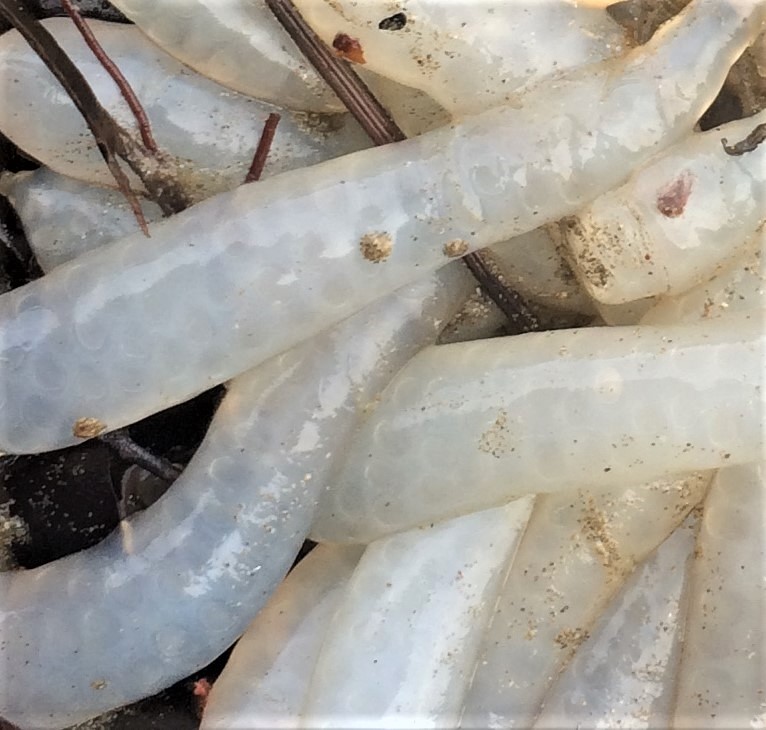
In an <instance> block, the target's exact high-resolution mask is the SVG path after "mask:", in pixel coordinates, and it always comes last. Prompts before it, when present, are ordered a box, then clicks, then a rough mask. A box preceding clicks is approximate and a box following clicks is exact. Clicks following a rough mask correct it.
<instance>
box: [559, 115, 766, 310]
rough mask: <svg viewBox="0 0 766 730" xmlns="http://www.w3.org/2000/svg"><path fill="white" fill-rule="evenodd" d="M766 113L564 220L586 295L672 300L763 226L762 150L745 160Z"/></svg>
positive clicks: (666, 159)
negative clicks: (745, 143)
mask: <svg viewBox="0 0 766 730" xmlns="http://www.w3.org/2000/svg"><path fill="white" fill-rule="evenodd" d="M763 123H766V112H761V113H760V114H756V115H755V116H754V117H750V118H748V119H742V120H739V121H737V122H731V123H729V124H726V125H724V126H723V127H720V128H718V129H715V130H711V131H710V132H706V133H704V134H698V135H693V136H691V137H689V138H688V139H687V140H685V141H683V142H681V143H680V144H678V145H676V146H675V147H673V148H672V149H670V150H668V152H667V153H666V154H664V155H662V156H661V157H659V158H658V159H656V160H654V161H652V162H651V163H650V164H648V165H647V166H645V167H643V168H642V169H641V170H639V171H638V172H637V173H635V174H634V175H633V176H632V177H631V179H630V181H629V182H628V183H627V184H626V185H624V186H623V187H621V188H619V189H618V190H614V191H612V192H610V193H607V194H606V195H604V196H602V197H600V198H598V199H597V200H596V201H595V202H594V203H593V204H592V205H591V206H590V207H588V208H587V209H586V210H584V211H582V212H580V213H578V214H577V216H575V217H573V218H571V219H567V220H566V221H564V222H562V223H561V224H560V225H561V229H562V230H563V232H564V234H565V235H564V238H565V240H566V242H567V244H568V245H569V248H570V250H571V252H572V254H573V256H574V263H575V265H576V268H577V270H578V271H579V273H580V275H581V277H582V280H583V283H584V284H585V285H586V286H587V288H588V291H589V292H590V294H591V295H592V296H593V297H595V298H596V299H598V300H599V301H603V302H606V303H612V304H614V303H619V302H627V301H631V300H633V299H641V298H644V297H648V296H652V295H657V294H670V295H672V294H678V293H679V292H683V291H685V290H686V289H689V288H691V287H692V286H694V285H695V284H698V283H700V282H702V281H704V280H705V279H707V278H709V277H710V276H711V275H712V274H713V273H715V272H716V270H717V269H720V268H725V267H726V265H727V264H730V263H731V262H732V260H733V259H735V258H736V257H737V256H738V255H739V254H740V252H741V251H742V249H743V246H744V245H745V244H746V243H747V241H748V240H749V239H750V238H751V237H752V236H753V235H754V233H755V232H756V230H757V229H758V228H759V227H761V228H762V227H763V223H764V217H763V216H764V208H763V201H764V200H766V145H763V144H761V145H759V146H758V147H756V148H755V149H754V150H751V151H749V152H745V153H744V154H741V155H730V154H727V153H726V152H725V150H724V148H723V145H722V144H721V140H722V139H726V140H727V141H728V144H729V145H734V144H736V143H737V142H740V141H741V140H743V139H745V138H746V137H747V135H748V134H749V133H750V132H752V131H753V130H754V129H755V128H756V127H757V126H758V125H759V124H763Z"/></svg>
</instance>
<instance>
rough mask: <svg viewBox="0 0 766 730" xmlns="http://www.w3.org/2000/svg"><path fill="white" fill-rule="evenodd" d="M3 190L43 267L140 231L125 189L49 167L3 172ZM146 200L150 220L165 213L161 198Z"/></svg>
mask: <svg viewBox="0 0 766 730" xmlns="http://www.w3.org/2000/svg"><path fill="white" fill-rule="evenodd" d="M0 191H2V192H3V193H4V194H5V195H6V196H7V197H8V199H9V200H10V201H11V203H13V207H14V208H15V209H16V212H17V213H18V215H19V218H21V221H22V223H23V225H24V233H26V235H27V240H28V241H29V245H30V246H31V247H32V250H33V251H34V252H35V257H36V258H37V261H38V263H39V264H40V266H41V267H42V269H43V271H50V270H51V269H53V268H55V267H56V266H59V265H60V264H63V263H66V262H67V261H69V260H71V259H73V258H76V257H77V256H79V255H80V254H83V253H85V252H86V251H90V250H91V249H94V248H99V247H101V246H103V245H105V244H107V243H110V242H111V241H114V240H116V239H118V238H123V237H124V236H129V235H130V234H131V233H134V232H135V231H136V230H138V223H137V222H136V217H135V215H134V214H133V211H132V210H131V209H130V205H129V204H128V202H127V200H125V196H124V195H122V193H119V192H117V191H116V190H112V189H111V188H103V187H100V186H96V185H89V184H88V183H84V182H81V181H79V180H75V179H74V178H71V177H66V176H65V175H59V174H58V173H55V172H53V170H50V169H48V168H45V167H41V168H40V169H38V170H35V171H34V172H20V173H18V174H16V175H8V176H7V177H5V176H3V177H0ZM140 202H141V209H142V211H143V213H144V218H146V220H147V221H149V222H153V221H158V220H160V218H162V211H161V210H160V208H159V206H157V205H156V204H155V203H153V202H151V201H150V200H145V199H142V200H141V201H140ZM62 219H64V222H63V223H62Z"/></svg>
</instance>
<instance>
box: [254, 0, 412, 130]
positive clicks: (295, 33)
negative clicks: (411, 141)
mask: <svg viewBox="0 0 766 730" xmlns="http://www.w3.org/2000/svg"><path fill="white" fill-rule="evenodd" d="M266 4H267V5H268V6H269V9H270V10H271V12H272V13H274V15H275V16H276V18H277V20H278V21H279V22H280V23H281V24H282V26H283V27H284V29H285V30H286V31H287V32H288V34H289V35H290V37H291V38H292V39H293V40H294V41H295V44H296V45H297V46H298V48H300V50H301V52H302V53H303V54H304V55H305V56H306V58H307V59H308V60H309V61H310V62H311V64H312V65H313V66H314V68H315V69H316V70H317V73H319V75H320V76H321V77H322V78H323V79H324V80H325V81H326V82H327V84H328V86H330V88H331V89H332V90H333V91H334V92H335V93H336V94H337V96H338V98H339V99H340V100H341V101H342V102H343V103H344V104H345V105H346V107H347V109H348V110H349V111H350V112H351V114H353V115H354V118H355V119H356V120H357V121H358V122H359V124H360V125H361V126H362V128H363V129H364V131H365V132H366V133H367V135H368V136H369V138H370V139H371V140H372V141H373V142H374V143H375V144H376V145H384V144H390V143H391V142H401V141H402V140H403V139H406V135H405V134H404V132H402V130H401V129H399V126H398V125H397V124H396V122H394V120H393V119H392V118H391V115H390V114H389V113H388V111H387V110H386V108H385V107H384V106H383V105H382V104H381V103H380V102H379V101H378V100H377V99H376V98H375V96H373V94H372V92H371V91H370V90H369V89H368V88H367V85H366V84H365V83H364V82H363V81H362V80H361V79H360V78H359V77H358V76H357V75H356V74H355V73H354V72H353V70H352V69H351V67H350V66H349V65H348V64H347V63H346V62H345V61H341V60H340V59H339V58H336V57H335V55H334V54H333V52H332V51H331V50H330V49H329V48H328V47H327V46H326V45H325V44H324V43H323V42H322V39H321V38H319V36H317V34H316V33H315V32H314V31H313V29H312V28H311V26H309V25H308V23H306V21H305V20H304V19H303V17H302V16H301V14H300V13H299V12H298V10H297V8H296V7H295V5H294V4H293V3H292V2H291V0H266Z"/></svg>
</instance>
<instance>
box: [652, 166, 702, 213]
mask: <svg viewBox="0 0 766 730" xmlns="http://www.w3.org/2000/svg"><path fill="white" fill-rule="evenodd" d="M693 183H694V177H693V175H692V174H691V173H690V172H689V171H688V170H684V171H683V172H682V173H681V174H680V175H679V176H678V177H677V178H676V179H675V180H673V182H671V183H668V185H666V186H665V187H664V188H662V190H660V192H659V193H658V194H657V210H659V211H660V213H662V215H664V216H665V217H666V218H678V216H679V215H681V214H682V213H683V212H684V208H685V207H686V203H688V202H689V196H690V195H691V192H692V184H693Z"/></svg>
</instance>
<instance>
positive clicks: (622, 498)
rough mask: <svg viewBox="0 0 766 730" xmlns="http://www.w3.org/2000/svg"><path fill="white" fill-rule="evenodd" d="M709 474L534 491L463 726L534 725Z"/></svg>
mask: <svg viewBox="0 0 766 730" xmlns="http://www.w3.org/2000/svg"><path fill="white" fill-rule="evenodd" d="M709 481H710V474H694V475H689V476H687V477H684V478H681V479H678V480H674V479H672V478H669V479H661V480H658V481H657V482H653V483H647V484H631V483H630V482H626V483H625V484H623V485H622V486H623V490H622V491H617V490H614V491H612V492H608V493H607V492H599V491H596V490H583V491H582V492H580V493H577V494H571V495H565V494H560V495H558V494H557V495H543V496H540V497H538V498H537V502H536V504H535V509H534V511H533V513H532V517H531V519H530V522H529V526H528V527H527V531H526V532H525V534H524V537H523V539H522V541H521V545H520V546H519V550H518V552H517V554H516V557H515V559H514V561H513V564H512V565H511V568H510V571H509V573H508V577H507V578H506V580H505V583H504V585H503V588H502V590H501V591H500V594H499V598H498V601H497V606H496V608H495V611H494V614H493V616H492V619H491V623H490V625H489V628H488V630H487V632H486V634H485V636H484V639H483V642H482V648H481V651H480V654H479V662H478V664H477V668H476V674H475V675H474V679H473V684H472V686H471V689H470V691H469V693H468V696H467V699H466V703H465V711H464V715H463V719H462V723H461V725H462V727H464V728H476V729H477V730H478V729H479V728H509V727H510V728H526V727H530V726H531V725H532V723H533V722H534V719H535V717H536V716H537V714H538V712H539V711H540V708H541V704H542V702H543V700H544V698H545V696H546V692H547V690H548V688H549V687H550V685H551V683H552V681H553V679H554V678H555V677H556V675H557V674H558V673H559V671H560V670H561V668H562V667H563V666H565V664H566V663H567V662H568V661H569V660H570V659H571V658H572V656H573V655H574V654H575V652H576V650H577V649H578V647H579V646H580V644H581V643H582V642H583V641H584V640H585V639H586V638H587V637H588V634H589V633H590V631H591V630H592V628H593V624H594V622H595V620H596V618H597V617H598V616H599V614H600V613H601V612H602V611H603V609H604V608H605V607H606V605H607V603H608V601H609V599H610V597H611V596H612V595H614V593H615V592H616V591H617V590H618V589H619V588H620V586H621V585H622V584H623V582H624V580H625V578H626V577H627V576H628V575H629V574H630V572H631V570H632V569H633V567H634V565H636V564H637V563H640V562H641V561H642V560H643V559H644V558H646V556H647V555H649V554H650V553H651V552H652V551H653V550H654V549H655V548H656V547H657V545H658V544H659V543H661V542H662V541H663V540H664V539H665V538H666V537H667V536H668V535H669V534H670V533H671V532H672V531H673V530H674V529H675V528H676V527H677V526H678V525H679V524H680V523H681V522H682V521H683V519H684V517H685V516H686V514H688V512H689V510H690V509H692V507H693V506H694V505H695V504H697V503H698V502H699V501H700V499H702V497H703V495H704V493H705V489H706V488H707V485H708V483H709ZM575 719H577V720H579V719H581V718H580V716H579V715H577V716H576V717H575Z"/></svg>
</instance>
